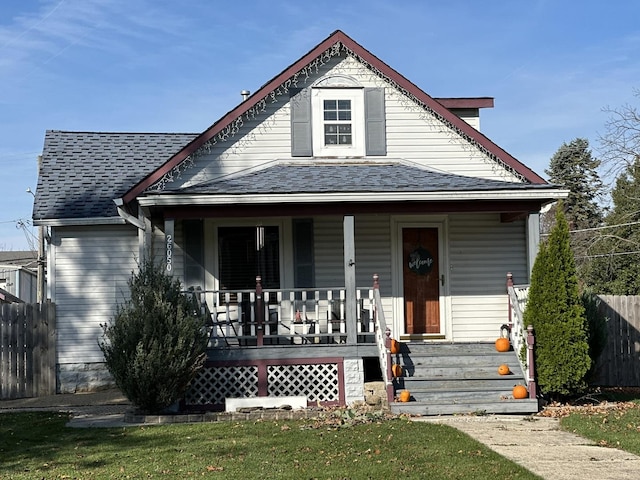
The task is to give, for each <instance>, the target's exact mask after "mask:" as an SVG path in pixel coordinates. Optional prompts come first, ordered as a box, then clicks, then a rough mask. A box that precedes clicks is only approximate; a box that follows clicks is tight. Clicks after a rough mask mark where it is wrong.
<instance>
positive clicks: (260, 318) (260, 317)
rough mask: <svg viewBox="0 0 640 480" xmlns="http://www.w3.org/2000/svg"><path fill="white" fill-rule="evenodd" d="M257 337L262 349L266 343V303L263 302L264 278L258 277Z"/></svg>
mask: <svg viewBox="0 0 640 480" xmlns="http://www.w3.org/2000/svg"><path fill="white" fill-rule="evenodd" d="M255 315H256V330H257V331H256V335H257V337H258V338H257V341H256V342H257V345H258V347H261V346H262V345H263V343H264V330H263V328H264V303H263V302H262V277H260V276H259V275H258V276H257V277H256V307H255Z"/></svg>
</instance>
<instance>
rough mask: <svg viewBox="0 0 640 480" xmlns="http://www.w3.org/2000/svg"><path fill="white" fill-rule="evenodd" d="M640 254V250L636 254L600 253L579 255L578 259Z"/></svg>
mask: <svg viewBox="0 0 640 480" xmlns="http://www.w3.org/2000/svg"><path fill="white" fill-rule="evenodd" d="M636 253H640V250H636V251H634V252H616V253H600V254H598V255H579V256H576V258H602V257H618V256H620V255H634V254H636Z"/></svg>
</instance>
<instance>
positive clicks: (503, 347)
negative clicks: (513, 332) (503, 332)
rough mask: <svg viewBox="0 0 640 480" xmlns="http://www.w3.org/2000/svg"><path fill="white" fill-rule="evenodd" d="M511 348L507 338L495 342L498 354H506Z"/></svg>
mask: <svg viewBox="0 0 640 480" xmlns="http://www.w3.org/2000/svg"><path fill="white" fill-rule="evenodd" d="M510 348H511V344H510V343H509V339H508V338H504V337H500V338H499V339H497V340H496V350H497V351H499V352H508V351H509V349H510Z"/></svg>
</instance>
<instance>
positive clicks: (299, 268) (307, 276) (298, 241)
mask: <svg viewBox="0 0 640 480" xmlns="http://www.w3.org/2000/svg"><path fill="white" fill-rule="evenodd" d="M292 226H293V264H294V282H295V287H296V288H305V287H314V286H315V274H314V261H313V220H312V219H311V218H296V219H294V220H293V223H292Z"/></svg>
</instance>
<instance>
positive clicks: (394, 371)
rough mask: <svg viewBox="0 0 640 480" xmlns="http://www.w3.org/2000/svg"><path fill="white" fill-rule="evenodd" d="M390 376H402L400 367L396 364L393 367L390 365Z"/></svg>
mask: <svg viewBox="0 0 640 480" xmlns="http://www.w3.org/2000/svg"><path fill="white" fill-rule="evenodd" d="M391 374H392V375H393V376H394V377H401V376H402V367H401V366H400V365H398V364H397V363H394V364H393V365H391Z"/></svg>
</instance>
